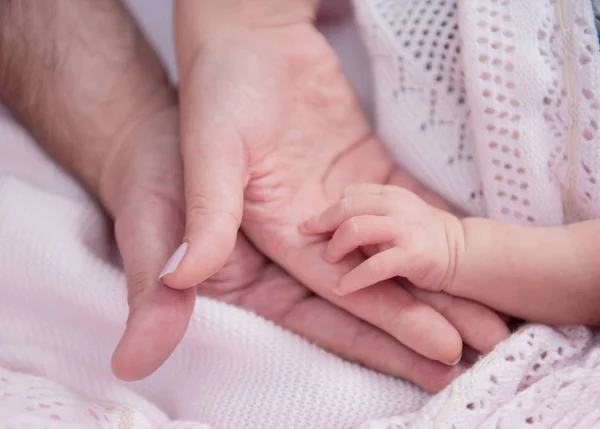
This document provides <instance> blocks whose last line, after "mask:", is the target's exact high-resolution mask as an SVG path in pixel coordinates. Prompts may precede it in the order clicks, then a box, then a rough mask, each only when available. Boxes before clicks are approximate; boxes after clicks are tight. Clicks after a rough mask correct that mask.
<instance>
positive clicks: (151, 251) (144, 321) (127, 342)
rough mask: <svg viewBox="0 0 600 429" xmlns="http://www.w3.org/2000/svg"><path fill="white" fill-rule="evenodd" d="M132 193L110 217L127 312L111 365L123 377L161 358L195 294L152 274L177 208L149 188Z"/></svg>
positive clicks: (176, 338) (148, 369)
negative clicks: (157, 196) (123, 284)
mask: <svg viewBox="0 0 600 429" xmlns="http://www.w3.org/2000/svg"><path fill="white" fill-rule="evenodd" d="M137 197H138V198H135V197H133V198H131V200H129V201H128V202H127V203H126V206H125V207H124V208H123V209H122V210H121V211H120V212H119V213H118V215H117V217H116V220H115V235H116V237H117V244H118V246H119V250H120V253H121V256H122V259H123V266H124V268H125V275H126V278H127V291H128V303H129V317H128V319H127V325H126V328H125V332H124V333H123V336H122V338H121V341H120V342H119V344H118V346H117V348H116V350H115V353H114V354H113V360H112V367H113V372H114V373H115V375H116V376H117V377H119V378H120V379H123V380H139V379H141V378H144V377H146V376H148V375H149V374H151V373H152V372H154V371H155V370H156V369H158V368H159V367H160V366H161V365H162V364H163V363H164V362H165V361H166V360H167V358H168V357H169V356H170V355H171V353H172V352H173V350H174V349H175V348H176V347H177V345H178V344H179V342H180V341H181V339H182V337H183V335H184V334H185V331H186V330H187V327H188V324H189V320H190V317H191V314H192V311H193V308H194V303H195V294H196V290H195V288H191V289H188V290H184V291H179V290H173V289H170V288H168V287H166V286H164V285H163V284H162V283H160V281H159V280H158V270H159V269H160V266H161V264H162V263H163V262H164V261H165V259H166V258H167V257H168V255H169V253H170V252H171V251H172V249H173V247H174V246H175V245H176V244H175V243H177V241H179V239H180V237H181V228H177V224H178V223H179V222H180V221H178V216H179V215H180V214H179V212H178V210H177V209H176V208H175V207H172V204H171V202H170V201H167V202H165V200H164V199H160V198H155V197H154V196H153V195H152V194H150V193H148V194H138V195H137ZM153 199H154V200H153Z"/></svg>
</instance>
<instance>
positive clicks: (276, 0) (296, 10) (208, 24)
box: [174, 0, 320, 77]
mask: <svg viewBox="0 0 600 429" xmlns="http://www.w3.org/2000/svg"><path fill="white" fill-rule="evenodd" d="M319 3H320V0H175V3H174V6H175V11H174V16H175V40H176V45H177V63H178V68H179V72H180V77H181V75H182V74H185V70H187V69H188V67H189V65H190V63H191V62H192V61H193V59H194V57H196V54H197V52H198V49H200V47H201V46H202V45H203V44H204V43H206V42H207V41H208V40H218V39H224V38H228V37H230V36H231V35H235V34H236V33H237V32H239V31H244V30H246V29H249V28H250V29H252V28H264V27H281V26H285V25H293V24H297V23H302V22H311V21H314V19H315V16H316V14H317V9H318V6H319Z"/></svg>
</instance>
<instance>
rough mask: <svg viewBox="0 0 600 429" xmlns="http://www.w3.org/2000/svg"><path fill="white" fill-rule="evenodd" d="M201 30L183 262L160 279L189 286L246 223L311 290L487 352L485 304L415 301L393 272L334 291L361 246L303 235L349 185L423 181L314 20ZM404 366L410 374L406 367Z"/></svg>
mask: <svg viewBox="0 0 600 429" xmlns="http://www.w3.org/2000/svg"><path fill="white" fill-rule="evenodd" d="M183 24H184V25H183V27H185V22H184V23H183ZM202 40H203V41H202V43H201V44H198V46H197V47H196V51H195V54H194V55H187V58H189V59H190V60H189V61H187V62H186V61H180V75H181V77H182V80H181V82H180V88H181V92H180V96H181V103H182V104H181V109H182V153H183V161H184V172H185V190H186V201H187V210H186V215H187V216H186V222H187V225H186V234H185V245H184V246H183V247H182V248H180V251H179V252H177V256H179V257H183V259H182V260H179V259H178V258H176V259H173V260H172V261H171V264H169V266H168V267H167V272H166V275H165V277H164V281H165V283H167V284H168V285H170V286H172V287H174V288H179V289H186V288H189V287H191V286H193V285H196V284H198V283H200V282H202V281H204V280H205V279H207V278H209V277H210V276H211V275H213V273H215V272H217V271H218V270H219V269H220V268H221V267H222V266H223V264H224V263H225V261H226V260H227V258H228V256H229V254H230V252H231V250H232V249H233V248H234V245H235V242H236V236H237V228H238V226H239V225H241V226H242V229H243V231H244V232H245V233H246V234H247V236H248V237H249V238H250V239H251V240H252V242H253V243H254V244H255V245H256V246H257V247H258V248H259V249H260V250H261V251H262V252H264V253H265V254H266V255H267V256H268V257H270V258H271V259H272V260H274V261H276V262H277V263H278V264H280V265H281V266H282V267H283V268H284V269H285V270H287V271H288V272H289V273H291V274H292V275H293V276H294V277H295V278H297V279H298V280H300V282H302V283H303V284H305V285H307V287H309V288H310V289H311V290H312V291H314V292H315V293H316V294H318V295H319V296H321V297H323V298H325V299H326V300H327V301H328V302H330V303H331V304H333V305H334V306H335V307H339V308H343V309H345V310H346V311H348V312H349V313H350V314H353V315H355V316H357V317H358V318H360V319H362V320H364V321H366V322H368V323H369V324H370V325H372V326H374V327H377V328H379V329H380V330H381V331H383V332H386V333H388V334H389V335H391V336H392V337H394V338H396V339H397V340H399V341H400V342H401V343H403V344H405V345H406V346H408V347H409V348H411V349H413V350H415V351H417V352H418V353H420V354H422V355H424V356H426V357H427V358H430V359H433V360H440V361H446V362H452V361H455V360H456V359H457V358H459V357H460V355H461V349H462V339H461V337H462V338H464V339H465V340H466V341H467V342H468V343H469V344H470V345H471V346H473V347H474V348H476V349H477V350H480V351H488V350H490V349H491V348H492V347H493V346H494V345H495V344H496V343H497V342H498V341H499V340H500V339H502V338H504V337H505V336H506V335H507V329H506V327H505V325H504V323H503V322H502V321H501V319H500V318H499V317H498V316H497V315H496V314H495V313H493V312H492V311H489V310H486V309H484V308H482V307H480V306H478V305H476V304H474V303H471V302H468V301H461V300H456V299H451V298H450V297H448V296H446V295H429V294H423V293H420V294H419V299H415V297H414V296H413V295H412V294H411V293H410V292H409V291H408V290H407V289H405V288H402V287H399V286H398V285H397V284H396V283H394V282H384V283H382V284H380V285H379V286H378V287H372V288H369V289H365V290H363V291H360V292H358V293H355V294H352V295H349V296H345V297H338V296H335V295H333V294H332V293H331V286H332V285H333V284H334V283H335V280H336V279H337V278H339V277H340V276H341V275H342V274H344V273H345V272H347V271H349V270H350V269H351V268H353V267H354V266H355V265H356V264H357V263H358V262H359V261H360V260H361V259H362V256H361V255H359V254H355V255H353V257H352V258H348V259H347V260H346V261H345V263H341V264H336V265H331V264H328V263H326V262H325V261H324V260H323V250H324V247H325V244H326V243H325V241H324V240H322V239H315V238H310V237H305V236H302V235H301V234H299V232H298V229H297V225H298V223H299V222H300V221H301V220H302V219H304V218H305V217H307V216H308V215H311V214H313V213H315V212H317V211H319V210H322V209H323V208H325V207H326V206H327V205H329V204H330V203H331V202H332V201H334V200H335V199H337V198H339V196H340V195H341V192H342V190H343V189H344V188H345V187H346V186H347V185H349V184H351V183H356V182H377V183H384V182H396V183H397V184H401V185H404V186H406V187H410V188H415V187H418V185H417V184H416V183H415V182H414V180H412V179H411V178H410V177H408V176H406V175H404V174H403V173H402V172H401V171H399V170H398V169H397V168H396V167H394V165H393V163H392V162H391V160H390V159H389V158H388V156H387V155H386V154H385V152H384V151H383V149H382V147H381V145H380V143H379V141H378V140H377V139H376V138H375V137H374V136H373V135H372V130H371V128H370V126H369V124H368V122H367V121H366V119H365V117H364V115H363V113H362V111H361V109H360V106H359V104H358V101H357V99H356V97H355V95H354V92H353V90H352V88H351V86H350V85H349V83H348V81H347V79H346V77H345V76H344V74H343V72H342V70H341V69H340V66H339V63H338V61H337V59H336V57H335V54H334V52H333V51H332V50H331V49H330V47H329V46H328V44H327V42H326V41H325V40H324V38H323V37H322V36H321V35H320V34H319V33H318V32H317V31H316V30H315V29H314V27H313V26H312V25H311V24H310V23H309V22H297V23H290V22H286V23H285V24H282V25H275V24H274V23H273V22H270V23H269V25H268V26H264V27H260V26H252V27H250V26H243V25H237V26H236V28H235V30H230V31H229V33H228V34H227V35H225V34H223V33H220V34H219V37H214V38H211V37H206V38H203V39H202ZM185 43H186V46H189V44H190V41H189V39H186V42H185ZM187 49H189V48H187ZM180 54H181V53H180ZM180 57H184V58H185V57H186V56H185V55H180ZM419 192H420V193H424V192H425V190H420V191H419ZM430 198H433V197H430ZM198 261H202V262H203V263H202V264H199V263H198ZM475 320H476V321H477V323H476V324H475V323H473V321H475ZM455 328H456V329H455ZM374 360H375V359H373V358H371V360H370V361H366V362H365V363H367V364H369V365H371V366H377V363H376V362H374ZM399 375H403V376H405V377H409V374H408V373H406V368H405V371H404V373H402V374H399ZM416 381H417V382H419V381H420V380H416Z"/></svg>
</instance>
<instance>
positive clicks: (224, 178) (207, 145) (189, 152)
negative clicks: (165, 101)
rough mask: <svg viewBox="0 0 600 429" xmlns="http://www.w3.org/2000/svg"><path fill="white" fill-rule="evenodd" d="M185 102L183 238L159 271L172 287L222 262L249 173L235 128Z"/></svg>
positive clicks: (207, 272) (183, 284)
mask: <svg viewBox="0 0 600 429" xmlns="http://www.w3.org/2000/svg"><path fill="white" fill-rule="evenodd" d="M189 101H190V102H189V103H187V109H184V106H186V104H185V103H183V102H182V112H181V115H182V124H181V125H182V127H181V128H182V134H181V136H182V140H181V152H182V157H183V164H184V168H183V171H184V183H185V200H186V226H185V236H184V240H183V243H182V244H181V245H180V246H179V247H178V248H177V250H176V251H175V253H173V255H172V256H171V258H169V260H168V262H167V264H166V265H165V267H164V269H163V271H162V272H161V274H160V278H161V280H162V281H163V282H164V283H165V284H166V285H168V286H169V287H172V288H175V289H185V288H189V287H192V286H195V285H197V284H199V283H201V282H203V281H204V280H206V279H207V278H209V277H211V276H212V275H213V274H215V273H216V272H218V271H219V270H220V269H221V268H222V267H223V266H224V265H225V262H226V261H227V259H228V257H229V255H230V254H231V252H232V251H233V249H234V247H235V241H236V237H237V232H238V229H239V227H240V223H241V220H242V211H243V203H244V188H245V185H246V177H247V171H248V163H247V160H246V154H245V151H244V145H243V142H242V139H241V138H240V136H239V134H238V132H237V130H236V129H235V126H234V125H232V124H231V123H229V122H225V121H220V120H219V115H213V114H211V113H210V110H209V109H208V108H210V107H212V106H201V105H198V103H200V101H199V100H189ZM205 107H206V108H205Z"/></svg>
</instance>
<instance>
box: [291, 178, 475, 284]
mask: <svg viewBox="0 0 600 429" xmlns="http://www.w3.org/2000/svg"><path fill="white" fill-rule="evenodd" d="M300 228H301V230H302V232H304V233H305V234H325V233H331V232H333V236H332V238H331V241H330V242H329V243H328V245H327V248H326V250H325V259H326V260H327V261H329V262H331V263H337V262H339V261H340V260H342V259H343V258H344V256H346V255H347V254H348V253H350V252H352V251H354V250H356V249H358V248H361V247H367V248H368V249H372V250H373V252H369V253H372V254H373V256H371V257H370V258H369V259H367V260H366V261H365V262H363V263H362V264H360V265H358V266H357V267H355V268H354V269H353V270H352V271H350V272H349V273H347V274H346V275H344V276H343V277H342V278H340V279H339V280H338V283H337V284H336V285H335V287H334V292H335V293H337V294H339V295H345V294H348V293H351V292H355V291H357V290H359V289H363V288H365V287H367V286H370V285H373V284H375V283H378V282H381V281H383V280H387V279H390V278H393V277H396V276H400V277H405V278H407V279H408V280H409V281H410V282H411V283H413V284H414V285H415V286H417V287H419V288H422V289H427V290H430V291H436V292H437V291H444V290H446V289H448V288H449V287H450V286H451V285H452V282H453V280H454V276H455V273H456V267H457V263H458V260H459V258H460V254H461V253H462V252H463V249H464V242H465V240H464V231H463V228H462V224H461V222H460V220H459V219H458V218H457V217H455V216H453V215H451V214H450V213H447V212H444V211H442V210H439V209H436V208H435V207H432V206H430V205H429V204H427V203H425V202H424V201H423V200H422V199H421V198H419V197H418V196H417V195H415V194H413V193H412V192H410V191H408V190H406V189H404V188H400V187H397V186H389V185H375V184H363V185H355V186H351V187H349V188H347V189H346V190H345V192H344V195H343V197H342V199H341V200H340V201H338V202H337V203H336V204H334V205H332V206H331V207H329V208H327V209H326V210H325V211H323V212H322V213H321V214H318V215H316V216H313V217H311V218H309V219H308V220H306V221H305V222H303V223H302V225H301V226H300Z"/></svg>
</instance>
